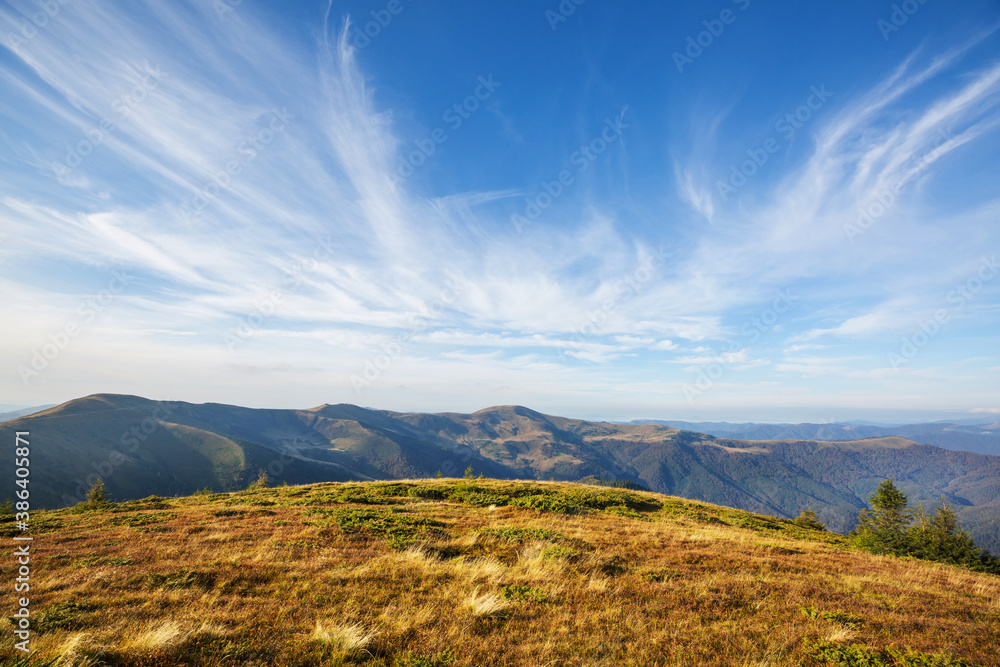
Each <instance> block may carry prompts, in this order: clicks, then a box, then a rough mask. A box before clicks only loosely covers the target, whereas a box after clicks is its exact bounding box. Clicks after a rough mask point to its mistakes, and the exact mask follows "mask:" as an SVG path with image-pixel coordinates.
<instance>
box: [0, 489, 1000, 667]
mask: <svg viewBox="0 0 1000 667" xmlns="http://www.w3.org/2000/svg"><path fill="white" fill-rule="evenodd" d="M443 483H444V482H440V481H435V480H428V481H426V482H411V483H408V484H407V485H403V487H404V488H403V490H402V492H400V493H397V494H395V495H393V494H391V493H386V494H383V495H384V497H385V499H386V502H388V503H391V504H388V505H374V504H372V501H371V499H369V500H368V501H367V502H365V503H354V502H336V501H334V500H329V498H330V497H331V495H335V494H338V493H340V492H341V490H342V489H344V488H348V487H345V486H344V485H335V484H323V485H315V486H312V487H282V488H278V489H270V490H264V491H258V492H254V493H240V494H217V495H214V496H194V497H190V498H173V499H166V500H165V501H163V502H162V503H160V505H157V506H156V507H158V509H150V508H143V507H142V506H141V505H140V504H138V503H137V504H135V506H134V507H132V506H124V505H118V506H116V507H114V508H113V511H112V510H109V511H100V512H88V513H73V512H70V511H66V510H61V511H58V512H42V513H39V514H38V515H37V517H36V518H37V519H38V521H39V530H38V531H36V533H35V541H34V543H33V545H34V549H35V552H34V554H33V561H32V564H33V570H32V605H33V606H32V609H33V613H34V614H35V619H36V623H39V622H40V621H41V620H42V619H45V622H44V623H43V624H42V625H41V626H38V625H36V629H35V633H34V634H33V637H32V647H33V648H34V649H36V650H38V651H39V653H40V654H41V655H42V656H47V657H48V658H49V659H52V658H56V657H60V656H61V658H62V661H61V662H60V663H59V664H60V665H63V666H64V667H65V666H69V665H73V666H76V667H79V666H84V665H86V666H94V667H96V666H97V665H106V666H108V667H118V666H126V665H130V666H132V665H135V666H148V667H161V666H171V665H192V666H193V665H206V666H209V667H221V666H223V665H232V666H236V665H250V666H260V667H264V666H270V665H282V666H285V665H288V666H301V667H308V666H315V667H318V666H320V665H338V664H367V665H372V666H377V665H384V666H390V665H397V664H434V663H430V662H425V663H418V662H416V659H417V657H418V656H424V657H425V658H428V659H429V658H431V657H434V656H438V657H439V658H440V660H439V662H438V663H437V664H448V660H449V659H450V658H448V657H447V656H448V655H453V662H452V663H451V664H454V665H469V666H472V665H474V666H480V665H498V666H515V665H517V666H520V665H620V664H628V665H690V666H692V667H693V666H696V665H698V666H701V665H719V666H723V665H726V666H728V665H747V666H750V665H819V664H825V663H817V662H815V661H814V660H812V659H811V658H809V657H808V654H809V651H808V649H807V648H806V644H805V640H810V641H818V640H826V641H828V642H833V643H837V644H841V643H843V644H852V643H853V644H864V645H867V646H870V647H873V648H878V647H887V646H894V647H900V648H901V647H904V646H909V647H912V648H913V649H915V650H919V651H924V652H928V653H932V652H938V651H947V652H948V653H951V654H954V655H955V656H959V657H961V658H963V659H965V660H968V661H969V662H970V663H973V664H978V665H1000V659H998V655H1000V603H998V600H1000V577H995V576H990V575H982V574H976V573H972V572H968V571H965V570H960V569H958V568H955V567H951V566H946V565H939V564H933V563H925V562H920V561H914V560H904V559H896V558H883V557H877V556H872V555H869V554H866V553H862V552H857V551H851V550H848V549H847V548H846V547H845V546H844V545H843V544H842V543H838V540H836V539H832V540H829V541H823V540H822V539H820V540H819V541H809V540H806V539H799V537H795V536H794V535H792V534H791V533H789V532H782V531H778V532H767V531H761V530H750V529H747V528H741V527H737V526H736V525H725V524H722V523H707V522H706V521H703V520H699V519H698V518H696V517H695V518H692V517H693V515H692V516H689V515H686V514H684V513H674V514H671V513H669V512H656V511H650V512H643V516H642V520H640V519H636V518H630V517H627V516H617V515H614V514H611V513H608V512H599V511H588V512H580V513H571V514H557V513H551V512H540V511H537V510H533V509H522V508H519V507H514V506H502V507H496V508H495V509H494V508H489V507H487V506H482V507H477V506H473V505H468V504H459V503H456V502H450V501H444V500H441V499H434V498H421V497H414V496H413V495H408V494H407V492H406V489H407V488H411V487H420V486H427V487H430V486H432V485H434V484H437V485H441V484H443ZM450 483H452V484H454V483H455V482H450ZM513 484H521V483H513V482H495V481H490V480H486V481H479V482H476V486H477V488H479V489H480V490H487V491H488V490H490V489H493V488H504V485H507V486H510V485H513ZM399 486H400V485H397V487H399ZM543 486H545V488H550V489H572V486H571V485H560V484H545V485H543ZM376 487H377V485H375V487H371V488H376ZM349 488H351V489H355V490H359V491H357V493H361V491H360V489H364V488H366V487H364V486H363V485H359V484H354V485H349ZM397 490H398V489H397ZM639 495H642V494H639ZM646 495H648V496H649V497H650V498H653V497H657V496H654V495H653V494H646ZM390 496H391V497H390ZM657 498H660V499H661V500H663V499H664V498H663V497H662V496H659V497H657ZM692 506H693V505H692ZM706 507H707V508H710V509H711V507H710V506H705V505H703V504H697V507H696V508H695V509H698V508H706ZM345 508H346V509H351V508H356V509H357V510H358V511H364V512H371V511H376V510H377V511H384V512H389V511H390V510H391V509H394V510H396V512H395V513H394V514H392V515H391V516H393V517H404V518H405V519H407V520H412V521H416V522H418V523H415V524H412V525H414V526H417V527H416V528H413V530H414V531H415V532H414V534H413V539H414V540H416V541H415V542H409V543H408V542H406V541H405V540H404V541H401V542H396V543H394V546H393V545H391V544H390V542H391V540H390V539H389V538H387V537H386V536H385V535H379V534H376V533H368V532H365V531H361V532H345V530H344V529H343V528H341V527H340V525H339V524H338V520H337V517H336V516H335V513H336V511H338V510H342V509H345ZM373 508H374V509H373ZM699 511H708V510H705V509H699ZM711 511H713V512H716V513H717V515H718V516H721V517H722V518H723V519H725V520H727V523H730V524H735V523H736V521H735V517H737V514H738V513H736V511H735V510H727V509H723V508H714V509H711ZM423 520H429V521H431V523H428V524H426V525H425V524H422V523H419V522H420V521H423ZM407 525H410V524H407ZM420 531H424V532H420ZM512 531H513V532H512ZM516 531H521V532H520V533H518V532H516ZM546 531H548V532H546ZM511 535H513V536H514V537H510V536H511ZM519 535H520V537H518V536H519ZM800 537H801V536H800ZM2 567H3V570H4V572H3V573H4V574H5V575H6V576H8V577H10V576H11V573H12V571H13V570H12V565H11V559H7V560H5V561H4V562H3V563H2ZM803 608H811V609H815V610H819V611H821V612H831V613H832V612H839V613H842V614H845V615H849V616H850V617H854V618H857V619H859V621H858V623H857V625H856V627H848V626H847V625H844V624H839V623H836V622H833V621H829V620H826V619H825V618H823V617H816V616H808V615H806V614H803V613H802V609H803ZM42 612H45V613H44V614H43V613H42ZM448 651H451V653H447V652H448ZM12 657H16V656H15V653H14V651H13V642H12V638H11V634H10V633H9V632H6V633H4V636H3V639H2V640H0V664H5V662H6V661H7V660H8V659H10V658H12Z"/></svg>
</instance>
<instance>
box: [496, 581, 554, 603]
mask: <svg viewBox="0 0 1000 667" xmlns="http://www.w3.org/2000/svg"><path fill="white" fill-rule="evenodd" d="M500 595H502V596H503V598H504V599H505V600H521V601H523V602H539V603H543V602H548V601H549V599H550V598H549V595H548V593H546V592H545V591H543V590H542V589H540V588H535V587H533V586H522V585H510V586H501V587H500Z"/></svg>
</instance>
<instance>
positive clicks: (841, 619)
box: [801, 607, 863, 630]
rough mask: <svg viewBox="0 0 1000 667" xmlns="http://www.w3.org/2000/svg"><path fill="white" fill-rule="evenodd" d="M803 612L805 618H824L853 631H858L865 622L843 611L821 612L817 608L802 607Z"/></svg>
mask: <svg viewBox="0 0 1000 667" xmlns="http://www.w3.org/2000/svg"><path fill="white" fill-rule="evenodd" d="M801 611H802V614H803V615H804V616H808V617H809V618H822V619H824V620H827V621H830V622H831V623H837V624H839V625H843V626H844V627H846V628H851V629H852V630H857V629H858V627H859V626H860V625H861V623H862V621H863V619H862V618H860V617H858V616H854V615H853V614H848V613H847V612H843V611H820V610H819V609H816V608H815V607H802V608H801Z"/></svg>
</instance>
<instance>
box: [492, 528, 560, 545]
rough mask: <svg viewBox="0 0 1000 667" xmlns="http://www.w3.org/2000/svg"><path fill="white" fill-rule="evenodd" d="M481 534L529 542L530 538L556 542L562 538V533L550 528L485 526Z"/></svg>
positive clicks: (511, 540) (512, 540)
mask: <svg viewBox="0 0 1000 667" xmlns="http://www.w3.org/2000/svg"><path fill="white" fill-rule="evenodd" d="M479 534H480V535H483V536H486V537H496V538H499V539H501V540H507V541H510V542H527V541H528V540H549V541H550V542H555V541H556V540H560V539H562V533H560V532H559V531H556V530H551V529H549V528H484V529H483V530H480V531H479Z"/></svg>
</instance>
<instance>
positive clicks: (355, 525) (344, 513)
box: [333, 507, 444, 549]
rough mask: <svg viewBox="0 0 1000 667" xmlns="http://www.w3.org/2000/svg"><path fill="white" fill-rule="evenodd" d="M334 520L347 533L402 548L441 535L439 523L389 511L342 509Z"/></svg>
mask: <svg viewBox="0 0 1000 667" xmlns="http://www.w3.org/2000/svg"><path fill="white" fill-rule="evenodd" d="M333 517H334V521H336V523H337V525H338V526H340V529H341V530H342V531H343V532H344V533H347V534H355V535H357V534H360V535H370V536H372V537H377V538H379V539H382V540H385V541H386V542H388V543H389V545H390V546H392V547H393V548H395V549H403V548H406V547H407V546H409V545H411V544H413V543H414V542H418V541H420V540H421V539H426V538H428V537H435V536H439V535H441V534H443V532H444V531H443V530H441V527H442V526H444V524H443V523H441V522H440V521H435V520H433V519H427V518H424V517H417V516H410V515H406V514H402V513H400V512H398V511H395V510H392V509H368V508H346V507H345V508H341V509H337V510H335V511H334V515H333Z"/></svg>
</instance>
